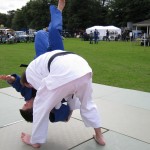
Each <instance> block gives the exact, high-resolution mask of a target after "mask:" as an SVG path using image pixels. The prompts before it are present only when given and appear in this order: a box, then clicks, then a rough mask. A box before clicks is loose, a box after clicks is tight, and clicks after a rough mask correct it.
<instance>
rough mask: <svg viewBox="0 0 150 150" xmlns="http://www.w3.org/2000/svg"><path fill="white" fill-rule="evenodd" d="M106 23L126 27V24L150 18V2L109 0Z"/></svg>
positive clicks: (148, 0) (142, 0) (144, 0)
mask: <svg viewBox="0 0 150 150" xmlns="http://www.w3.org/2000/svg"><path fill="white" fill-rule="evenodd" d="M107 18H108V19H107V23H108V24H114V25H117V26H126V24H127V22H129V21H131V22H138V21H143V20H145V19H149V18H150V0H111V1H110V2H109V9H108V13H107Z"/></svg>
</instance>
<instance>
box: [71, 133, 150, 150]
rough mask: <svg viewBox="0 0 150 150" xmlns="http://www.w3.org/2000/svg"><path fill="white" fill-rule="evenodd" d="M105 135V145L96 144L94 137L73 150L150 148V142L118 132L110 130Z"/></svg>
mask: <svg viewBox="0 0 150 150" xmlns="http://www.w3.org/2000/svg"><path fill="white" fill-rule="evenodd" d="M104 137H105V140H106V143H107V144H106V145H105V146H99V145H98V144H95V141H94V140H93V139H92V140H90V141H87V142H85V143H83V144H81V145H79V146H77V147H75V148H73V149H72V150H150V144H147V143H144V142H142V141H139V140H136V139H133V138H130V137H127V136H124V135H121V134H119V133H116V132H112V131H108V132H106V133H104Z"/></svg>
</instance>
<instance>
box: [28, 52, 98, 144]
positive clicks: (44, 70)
mask: <svg viewBox="0 0 150 150" xmlns="http://www.w3.org/2000/svg"><path fill="white" fill-rule="evenodd" d="M58 52H62V51H61V50H55V51H52V52H47V53H45V54H43V55H41V56H39V57H38V58H36V59H35V60H33V61H32V62H31V63H30V64H29V66H28V67H27V69H26V77H27V81H28V82H29V83H30V84H31V85H32V86H33V87H34V88H35V89H36V90H37V94H36V97H35V100H34V106H33V128H32V136H31V143H32V144H35V143H45V141H46V135H47V130H48V123H49V112H50V111H51V110H52V108H54V107H55V106H56V104H58V103H59V102H61V100H62V99H63V98H64V97H67V96H69V95H71V94H75V95H76V96H77V97H78V98H79V100H80V102H81V106H80V113H81V117H82V119H83V121H84V124H85V125H86V126H87V127H93V128H99V127H100V118H99V115H98V111H97V108H96V106H95V104H94V103H93V101H92V69H91V68H90V66H89V65H88V63H87V62H86V61H85V60H84V59H83V58H82V57H80V56H78V55H76V54H68V55H64V56H58V57H56V58H55V59H54V60H53V61H52V63H51V66H50V72H49V71H48V60H49V59H50V57H51V56H52V55H54V54H55V53H58ZM72 101H73V100H72ZM69 103H70V105H71V100H70V102H69ZM73 103H74V102H72V104H73ZM73 105H74V106H73ZM73 105H72V107H75V104H73ZM72 109H73V108H72Z"/></svg>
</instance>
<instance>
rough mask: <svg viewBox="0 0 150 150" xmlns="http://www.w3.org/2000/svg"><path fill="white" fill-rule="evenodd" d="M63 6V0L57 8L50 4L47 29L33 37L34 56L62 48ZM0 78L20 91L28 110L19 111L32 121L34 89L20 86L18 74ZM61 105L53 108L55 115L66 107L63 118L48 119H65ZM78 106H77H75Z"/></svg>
mask: <svg viewBox="0 0 150 150" xmlns="http://www.w3.org/2000/svg"><path fill="white" fill-rule="evenodd" d="M64 6H65V0H59V2H58V8H56V7H55V6H53V5H52V6H50V14H51V22H50V24H49V27H48V31H44V30H40V31H38V32H37V34H36V37H35V52H36V56H35V58H37V57H38V56H40V55H41V54H43V53H46V52H48V51H53V50H56V49H61V50H64V45H63V42H62V37H61V31H62V10H63V9H64ZM0 79H2V80H6V81H7V82H8V83H9V84H10V85H11V86H12V87H13V88H15V89H16V91H18V92H20V93H21V95H22V96H23V97H24V98H25V101H26V103H25V105H24V106H23V109H30V111H29V112H28V114H26V115H24V114H23V111H22V110H20V112H21V115H22V116H23V117H24V119H25V120H26V121H29V122H32V116H31V115H32V114H31V113H32V109H31V108H32V104H33V100H34V97H35V95H36V90H34V89H33V88H32V89H31V88H27V87H24V86H22V85H21V84H20V76H19V75H17V74H12V75H0ZM66 99H68V100H69V99H72V96H71V95H70V97H67V98H66ZM74 99H76V97H74ZM61 105H62V104H61V103H59V104H57V105H56V106H55V108H56V109H57V110H56V114H57V116H58V114H59V113H61V114H62V112H61V109H63V108H64V109H66V112H65V113H66V114H65V118H63V117H64V116H63V115H61V117H62V118H60V116H59V118H58V117H56V119H55V120H54V119H52V118H51V117H50V121H53V122H55V121H62V120H66V118H67V117H68V113H69V110H68V107H65V105H62V108H61ZM69 105H70V108H71V107H72V106H71V104H69ZM75 105H76V104H75ZM73 107H74V106H73ZM78 107H79V106H77V108H78ZM60 108H61V109H60ZM58 109H59V110H60V112H59V111H58ZM70 115H71V113H70ZM29 116H30V117H29ZM69 118H70V117H69ZM67 120H68V118H67Z"/></svg>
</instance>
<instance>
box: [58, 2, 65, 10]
mask: <svg viewBox="0 0 150 150" xmlns="http://www.w3.org/2000/svg"><path fill="white" fill-rule="evenodd" d="M64 7H65V0H59V2H58V10H60V11H63V9H64Z"/></svg>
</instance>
